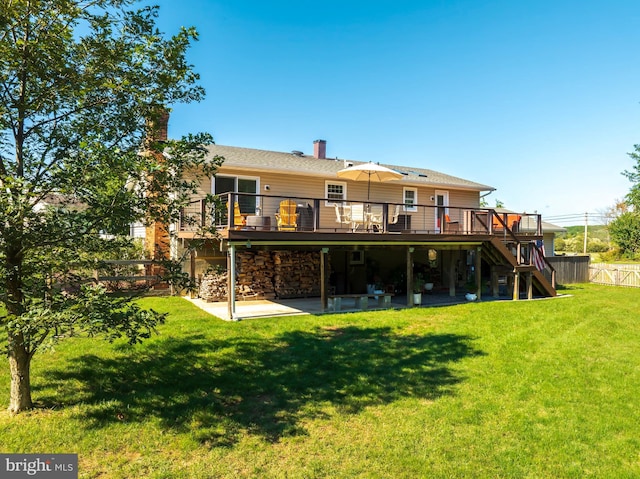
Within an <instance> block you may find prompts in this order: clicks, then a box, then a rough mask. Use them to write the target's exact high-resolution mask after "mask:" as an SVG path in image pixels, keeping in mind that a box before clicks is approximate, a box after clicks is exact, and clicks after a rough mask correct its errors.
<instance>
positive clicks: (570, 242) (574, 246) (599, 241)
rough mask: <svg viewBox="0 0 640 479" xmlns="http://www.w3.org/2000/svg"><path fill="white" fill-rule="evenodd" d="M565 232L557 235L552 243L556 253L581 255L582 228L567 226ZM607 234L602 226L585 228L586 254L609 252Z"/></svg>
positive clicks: (582, 248)
mask: <svg viewBox="0 0 640 479" xmlns="http://www.w3.org/2000/svg"><path fill="white" fill-rule="evenodd" d="M566 229H567V232H566V233H561V234H559V235H558V236H557V237H556V239H555V242H554V246H555V249H556V251H563V252H567V253H582V252H583V251H584V226H567V228H566ZM610 249H611V245H610V242H609V232H608V229H607V227H606V226H604V225H591V226H588V228H587V253H600V252H605V251H609V250H610Z"/></svg>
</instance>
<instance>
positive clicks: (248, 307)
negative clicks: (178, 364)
mask: <svg viewBox="0 0 640 479" xmlns="http://www.w3.org/2000/svg"><path fill="white" fill-rule="evenodd" d="M186 299H187V300H188V301H191V302H192V303H193V304H194V305H195V306H197V307H198V308H200V309H202V310H204V311H206V312H207V313H209V314H211V315H213V316H216V317H218V318H220V319H222V320H224V321H231V318H230V317H229V309H228V305H227V302H226V301H219V302H207V301H204V300H202V299H200V298H186ZM497 300H505V301H509V300H511V299H510V298H507V297H501V298H493V297H489V296H487V297H483V298H482V301H483V302H486V301H497ZM466 302H467V300H466V299H465V297H464V294H459V295H456V296H453V297H452V296H449V295H448V294H438V293H434V294H424V295H423V297H422V305H421V306H420V307H423V308H425V307H435V306H450V305H455V304H462V303H466ZM404 308H407V297H406V296H394V297H393V300H392V302H391V309H404ZM379 310H380V309H379V308H377V307H376V305H375V303H373V302H372V304H371V307H370V308H369V309H367V311H379ZM357 311H360V310H359V309H356V308H355V300H351V301H349V300H343V304H342V310H341V311H340V312H342V313H350V312H357ZM302 314H314V315H318V314H336V313H335V312H334V311H323V310H322V308H321V304H320V298H298V299H278V300H251V301H236V320H240V319H252V318H269V317H276V316H297V315H302Z"/></svg>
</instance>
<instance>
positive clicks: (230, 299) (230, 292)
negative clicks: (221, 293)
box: [227, 244, 238, 321]
mask: <svg viewBox="0 0 640 479" xmlns="http://www.w3.org/2000/svg"><path fill="white" fill-rule="evenodd" d="M227 273H228V274H227V305H228V313H229V319H230V320H232V321H237V320H238V318H237V317H236V246H235V245H233V244H231V245H229V250H228V251H227Z"/></svg>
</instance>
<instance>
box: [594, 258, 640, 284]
mask: <svg viewBox="0 0 640 479" xmlns="http://www.w3.org/2000/svg"><path fill="white" fill-rule="evenodd" d="M589 281H591V282H592V283H598V284H611V285H614V286H629V287H632V288H640V264H604V263H592V264H591V265H590V266H589Z"/></svg>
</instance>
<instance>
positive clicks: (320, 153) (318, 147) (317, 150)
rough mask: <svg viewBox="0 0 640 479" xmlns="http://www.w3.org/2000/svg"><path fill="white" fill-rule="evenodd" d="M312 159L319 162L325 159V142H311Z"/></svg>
mask: <svg viewBox="0 0 640 479" xmlns="http://www.w3.org/2000/svg"><path fill="white" fill-rule="evenodd" d="M313 157H314V158H318V159H319V160H326V159H327V141H326V140H316V141H314V142H313Z"/></svg>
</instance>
